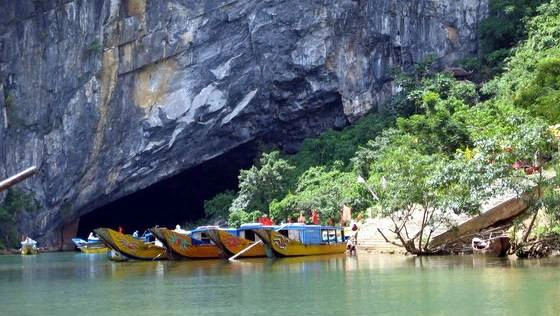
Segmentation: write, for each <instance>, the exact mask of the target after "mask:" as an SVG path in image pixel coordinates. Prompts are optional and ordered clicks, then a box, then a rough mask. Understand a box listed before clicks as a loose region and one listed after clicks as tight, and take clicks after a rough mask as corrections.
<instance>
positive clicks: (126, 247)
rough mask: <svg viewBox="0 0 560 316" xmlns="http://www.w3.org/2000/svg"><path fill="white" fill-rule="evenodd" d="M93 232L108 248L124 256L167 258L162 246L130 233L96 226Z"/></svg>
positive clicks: (150, 258) (141, 258) (149, 258)
mask: <svg viewBox="0 0 560 316" xmlns="http://www.w3.org/2000/svg"><path fill="white" fill-rule="evenodd" d="M94 232H95V233H96V234H97V235H98V236H99V237H100V238H101V239H102V240H103V242H104V243H105V244H106V245H107V246H108V247H109V248H111V249H113V250H115V251H116V252H119V253H121V254H122V255H124V256H125V257H126V258H130V259H138V260H162V259H167V256H166V254H165V248H163V247H159V246H156V245H154V244H147V243H144V242H143V241H141V240H138V239H136V238H134V237H132V236H130V235H125V234H121V233H119V232H117V231H114V230H112V229H109V228H98V229H95V230H94Z"/></svg>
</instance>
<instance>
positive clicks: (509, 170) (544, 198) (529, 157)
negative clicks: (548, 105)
mask: <svg viewBox="0 0 560 316" xmlns="http://www.w3.org/2000/svg"><path fill="white" fill-rule="evenodd" d="M556 135H557V134H556V133H555V132H554V131H553V130H551V128H550V127H549V126H548V124H546V123H545V122H544V121H543V120H541V119H538V118H535V119H528V120H527V122H525V123H523V124H520V125H519V126H518V128H517V129H516V130H515V131H513V132H512V133H510V134H503V135H497V136H496V137H494V138H492V139H487V140H484V141H480V142H478V143H477V149H478V155H479V156H481V157H483V158H482V159H483V160H484V161H486V163H488V164H492V165H493V166H495V167H496V168H495V169H496V170H500V174H497V175H496V176H495V178H496V179H498V180H499V182H497V184H500V185H501V186H502V187H503V188H504V189H505V190H507V191H513V192H515V193H516V194H517V196H518V197H519V198H522V199H523V200H524V201H525V203H526V204H527V211H526V214H528V215H531V216H532V219H531V222H530V224H529V226H528V227H527V229H526V231H525V233H524V234H523V237H522V239H521V241H520V242H521V243H525V242H527V240H528V238H529V236H530V234H531V232H532V230H533V228H534V223H535V220H536V218H537V216H538V213H539V211H540V210H544V211H547V212H551V213H553V214H555V212H556V210H557V209H558V207H559V205H555V204H554V203H556V202H558V200H559V198H558V196H557V195H558V192H557V190H558V187H557V186H556V185H555V184H556V183H557V181H558V180H556V179H555V177H553V175H549V176H546V175H545V172H544V169H545V167H546V165H547V164H554V163H555V161H556V156H557V153H558V140H557V138H556Z"/></svg>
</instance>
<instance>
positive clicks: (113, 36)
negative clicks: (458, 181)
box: [0, 0, 488, 241]
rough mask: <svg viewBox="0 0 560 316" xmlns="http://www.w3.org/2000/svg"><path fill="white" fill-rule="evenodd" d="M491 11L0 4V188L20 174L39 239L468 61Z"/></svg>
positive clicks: (396, 3)
mask: <svg viewBox="0 0 560 316" xmlns="http://www.w3.org/2000/svg"><path fill="white" fill-rule="evenodd" d="M487 1H488V0H391V1H389V0H158V1H156V0H153V1H150V0H72V1H70V0H51V1H48V0H43V1H38V0H20V1H12V0H0V96H2V97H1V98H0V113H1V114H2V115H0V178H3V177H5V176H7V175H10V174H13V173H15V172H17V171H18V170H20V169H23V168H25V167H27V166H30V165H37V166H39V168H40V172H39V175H38V176H36V177H35V178H33V179H31V180H29V181H27V182H26V183H25V184H24V186H26V187H27V188H28V189H30V190H32V191H33V192H35V197H36V199H37V200H38V201H39V203H40V206H41V207H40V211H39V212H38V213H37V214H36V215H34V216H33V217H32V218H31V219H29V220H27V221H25V223H22V225H24V226H26V230H27V231H31V232H33V234H34V235H35V236H37V237H39V238H43V240H49V241H54V240H56V238H55V237H56V236H59V235H60V234H59V233H58V231H57V230H59V229H60V227H62V225H63V224H64V223H67V222H71V221H72V220H74V219H76V218H77V217H79V216H80V215H81V214H84V213H87V212H88V211H91V210H92V209H94V208H95V207H98V206H101V205H103V204H105V203H108V202H109V201H112V200H114V199H117V198H119V197H122V196H124V195H127V194H129V193H131V192H135V191H137V190H139V189H141V188H144V187H146V186H148V185H150V184H152V183H155V182H158V181H160V180H162V179H164V178H166V177H169V176H170V175H173V174H176V173H178V172H180V171H182V170H185V169H187V168H190V167H193V166H196V165H197V164H200V163H202V162H204V161H206V160H208V159H210V158H212V157H215V156H218V155H221V154H223V153H224V152H226V151H228V150H231V149H232V148H235V147H236V146H239V145H240V144H243V143H246V142H248V141H251V140H253V139H256V138H259V139H264V140H266V141H269V142H275V143H277V144H279V145H280V146H284V147H285V148H291V146H292V145H293V144H297V142H298V141H300V140H301V139H303V138H304V137H306V136H310V135H316V134H317V133H319V132H321V131H323V130H325V129H328V128H332V127H342V126H344V125H346V124H347V123H348V122H352V121H353V120H355V119H356V118H358V117H359V116H361V115H363V114H364V113H366V112H367V111H369V110H371V109H376V108H379V107H380V106H381V105H382V104H383V102H384V100H385V99H387V97H388V96H390V95H391V94H392V93H393V91H394V89H395V87H394V86H393V85H392V82H391V78H390V70H391V69H392V68H393V67H407V66H410V65H411V64H413V63H414V62H416V61H419V60H421V59H422V58H423V56H425V55H426V54H431V53H434V54H436V55H437V56H438V57H440V62H441V63H442V64H450V63H452V62H454V61H456V60H458V59H460V58H463V57H465V56H466V55H471V54H475V53H476V51H477V46H478V44H477V32H476V31H477V27H478V23H479V21H480V20H481V19H482V18H483V17H484V15H485V13H486V10H487Z"/></svg>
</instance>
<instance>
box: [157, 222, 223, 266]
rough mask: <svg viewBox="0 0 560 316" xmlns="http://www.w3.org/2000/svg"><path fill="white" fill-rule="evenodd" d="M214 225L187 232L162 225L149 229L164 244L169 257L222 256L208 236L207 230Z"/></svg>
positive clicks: (201, 257)
mask: <svg viewBox="0 0 560 316" xmlns="http://www.w3.org/2000/svg"><path fill="white" fill-rule="evenodd" d="M216 227H217V226H201V227H198V228H197V229H195V230H193V231H191V232H189V233H188V234H185V233H182V232H178V231H174V230H170V229H167V228H163V227H154V228H151V229H150V231H151V232H152V234H154V235H155V236H156V238H157V239H159V240H160V241H161V242H162V243H163V244H164V245H165V247H166V248H167V255H168V257H169V258H174V259H181V258H188V259H215V258H220V257H222V256H223V252H222V250H221V249H220V248H219V247H218V246H216V245H215V244H214V243H212V241H211V240H210V237H209V236H208V231H209V230H210V229H214V228H216Z"/></svg>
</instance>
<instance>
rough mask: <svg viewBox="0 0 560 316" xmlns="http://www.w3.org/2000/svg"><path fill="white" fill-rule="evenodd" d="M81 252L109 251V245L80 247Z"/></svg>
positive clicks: (89, 253) (96, 252)
mask: <svg viewBox="0 0 560 316" xmlns="http://www.w3.org/2000/svg"><path fill="white" fill-rule="evenodd" d="M79 249H80V251H81V252H83V253H86V254H88V255H91V254H98V253H107V252H109V251H110V249H109V247H104V246H101V247H87V246H86V247H81V248H79Z"/></svg>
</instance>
